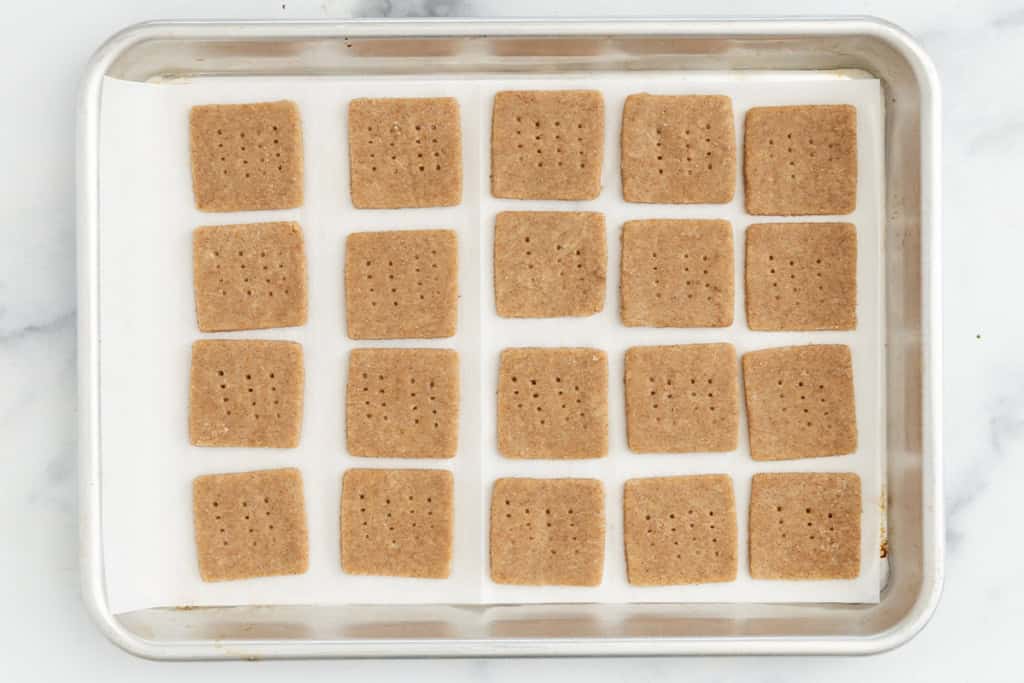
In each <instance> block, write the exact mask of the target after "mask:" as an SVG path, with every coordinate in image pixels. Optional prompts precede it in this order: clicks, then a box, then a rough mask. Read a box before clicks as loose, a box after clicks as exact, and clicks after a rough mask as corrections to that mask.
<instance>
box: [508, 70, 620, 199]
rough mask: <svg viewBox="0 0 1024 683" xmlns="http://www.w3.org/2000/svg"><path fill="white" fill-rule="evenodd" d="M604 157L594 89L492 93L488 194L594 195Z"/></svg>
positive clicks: (600, 109) (601, 108) (515, 196)
mask: <svg viewBox="0 0 1024 683" xmlns="http://www.w3.org/2000/svg"><path fill="white" fill-rule="evenodd" d="M603 158H604V98H603V97H602V95H601V93H600V92H598V91H597V90H506V91H502V92H499V93H497V94H496V95H495V96H494V111H493V117H492V121H491V194H493V195H494V196H495V197H499V198H505V199H564V200H584V199H596V198H597V196H598V195H599V194H600V193H601V163H602V161H603Z"/></svg>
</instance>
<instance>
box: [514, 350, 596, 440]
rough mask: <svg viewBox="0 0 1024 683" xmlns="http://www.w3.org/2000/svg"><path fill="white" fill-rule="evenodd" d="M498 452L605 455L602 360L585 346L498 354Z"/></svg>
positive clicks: (594, 351)
mask: <svg viewBox="0 0 1024 683" xmlns="http://www.w3.org/2000/svg"><path fill="white" fill-rule="evenodd" d="M498 450H499V451H500V452H501V454H502V455H504V456H505V457H507V458H546V459H557V460H562V459H576V458H603V457H604V456H605V455H607V454H608V357H607V356H606V355H605V353H604V351H600V350H598V349H586V348H518V349H505V350H504V351H502V352H501V364H500V370H499V373H498Z"/></svg>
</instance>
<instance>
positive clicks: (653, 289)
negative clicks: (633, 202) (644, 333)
mask: <svg viewBox="0 0 1024 683" xmlns="http://www.w3.org/2000/svg"><path fill="white" fill-rule="evenodd" d="M733 287H734V285H733V242H732V226H731V225H730V224H729V222H728V221H722V220H644V221H628V222H627V223H626V224H625V225H623V226H622V280H621V284H620V295H621V312H622V322H623V324H625V325H626V326H628V327H729V326H730V325H732V320H733V307H734V303H733Z"/></svg>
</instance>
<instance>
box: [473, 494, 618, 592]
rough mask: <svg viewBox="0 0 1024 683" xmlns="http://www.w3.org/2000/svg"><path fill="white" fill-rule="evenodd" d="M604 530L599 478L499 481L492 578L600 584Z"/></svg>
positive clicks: (542, 583) (512, 581)
mask: <svg viewBox="0 0 1024 683" xmlns="http://www.w3.org/2000/svg"><path fill="white" fill-rule="evenodd" d="M604 530H605V520H604V489H603V488H602V486H601V482H600V481H598V480H597V479H526V478H508V479H498V480H497V481H495V482H494V489H493V492H492V495H491V540H490V546H491V580H493V581H494V582H495V583H501V584H516V585H528V586H549V585H558V586H597V585H599V584H600V583H601V576H602V573H603V571H604Z"/></svg>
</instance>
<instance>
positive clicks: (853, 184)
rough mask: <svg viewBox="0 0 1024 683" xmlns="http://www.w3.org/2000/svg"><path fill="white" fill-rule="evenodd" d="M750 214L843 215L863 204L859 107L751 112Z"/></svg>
mask: <svg viewBox="0 0 1024 683" xmlns="http://www.w3.org/2000/svg"><path fill="white" fill-rule="evenodd" d="M745 128H746V132H745V140H744V144H743V159H744V161H743V177H744V180H745V183H746V203H747V213H751V214H754V215H756V216H809V215H843V214H848V213H853V210H854V209H855V208H856V207H857V110H856V108H854V107H852V106H850V105H846V104H840V105H810V106H797V107H754V108H753V109H750V110H749V111H748V112H747V118H746V126H745Z"/></svg>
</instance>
